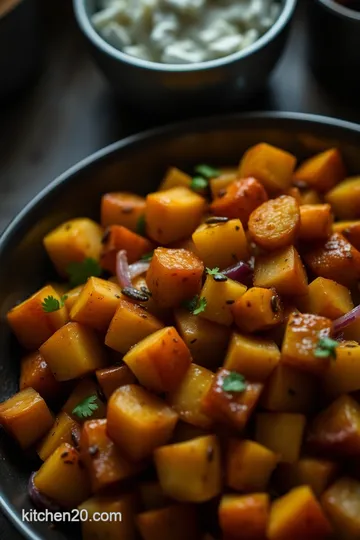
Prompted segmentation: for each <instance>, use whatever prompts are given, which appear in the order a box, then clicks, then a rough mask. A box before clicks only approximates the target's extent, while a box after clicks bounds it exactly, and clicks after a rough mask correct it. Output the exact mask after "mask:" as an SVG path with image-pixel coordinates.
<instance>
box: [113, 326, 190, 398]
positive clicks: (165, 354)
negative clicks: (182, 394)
mask: <svg viewBox="0 0 360 540" xmlns="http://www.w3.org/2000/svg"><path fill="white" fill-rule="evenodd" d="M123 360H124V362H125V364H126V365H127V366H128V367H129V368H130V369H131V371H132V372H133V373H134V375H135V377H136V378H137V379H138V381H139V382H140V384H142V385H143V386H145V387H146V388H148V389H149V390H153V391H154V392H169V391H172V390H175V389H176V388H177V387H178V386H179V384H180V383H181V381H182V379H183V378H184V376H185V373H186V372H187V370H188V369H189V366H190V364H191V361H192V359H191V354H190V351H189V349H188V348H187V346H186V344H185V343H184V341H183V340H182V339H181V337H180V336H179V334H178V332H177V330H176V329H175V328H174V327H173V326H167V327H166V328H162V329H161V330H158V331H157V332H155V333H154V334H151V335H150V336H148V337H146V338H145V339H143V340H142V341H140V342H139V343H137V344H136V345H134V346H133V347H132V348H131V349H130V350H129V352H128V353H127V354H126V355H125V356H124V358H123Z"/></svg>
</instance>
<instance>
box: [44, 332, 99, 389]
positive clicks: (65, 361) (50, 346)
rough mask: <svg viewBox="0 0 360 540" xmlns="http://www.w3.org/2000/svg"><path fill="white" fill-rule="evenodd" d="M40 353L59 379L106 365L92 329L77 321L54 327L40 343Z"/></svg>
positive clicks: (84, 373) (79, 375) (82, 373)
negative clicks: (52, 332)
mask: <svg viewBox="0 0 360 540" xmlns="http://www.w3.org/2000/svg"><path fill="white" fill-rule="evenodd" d="M40 353H41V354H42V355H43V357H44V358H45V361H46V363H47V364H48V365H49V367H50V369H51V371H52V373H53V375H54V377H55V379H56V380H58V381H69V380H70V379H76V378H78V377H82V376H83V375H87V374H88V373H92V372H93V371H95V370H97V369H99V368H101V367H103V366H104V365H105V364H106V358H105V352H104V349H103V348H102V347H101V345H100V342H99V340H98V337H97V335H96V334H95V332H94V331H93V330H91V329H90V328H87V327H86V326H83V325H82V324H79V323H76V322H70V323H68V324H66V325H65V326H63V327H62V328H60V329H59V330H57V331H56V332H55V334H53V335H52V336H51V337H50V338H49V339H48V340H47V341H45V343H44V344H43V345H41V347H40Z"/></svg>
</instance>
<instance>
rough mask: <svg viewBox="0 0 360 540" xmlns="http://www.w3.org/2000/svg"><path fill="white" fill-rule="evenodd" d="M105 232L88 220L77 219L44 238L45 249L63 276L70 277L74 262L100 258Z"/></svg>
mask: <svg viewBox="0 0 360 540" xmlns="http://www.w3.org/2000/svg"><path fill="white" fill-rule="evenodd" d="M102 236H103V230H102V228H101V227H100V225H98V224H97V223H95V221H92V220H91V219H88V218H77V219H72V220H70V221H66V222H65V223H62V225H60V226H59V227H56V229H54V230H52V231H50V232H49V233H48V234H47V235H46V236H45V238H44V246H45V249H46V251H47V253H48V255H49V257H50V259H51V260H52V263H53V264H54V266H55V268H56V270H57V271H58V273H59V274H60V275H61V276H64V277H66V276H67V275H68V272H67V269H68V266H69V264H70V263H72V262H82V261H83V260H84V259H87V258H90V259H95V260H96V261H98V260H99V258H100V251H101V239H102Z"/></svg>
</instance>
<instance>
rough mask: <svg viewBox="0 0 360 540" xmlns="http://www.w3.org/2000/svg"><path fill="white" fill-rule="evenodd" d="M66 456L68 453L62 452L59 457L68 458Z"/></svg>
mask: <svg viewBox="0 0 360 540" xmlns="http://www.w3.org/2000/svg"><path fill="white" fill-rule="evenodd" d="M68 455H69V452H63V453H62V454H61V456H60V457H62V458H66V457H68Z"/></svg>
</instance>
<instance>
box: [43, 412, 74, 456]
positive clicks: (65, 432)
mask: <svg viewBox="0 0 360 540" xmlns="http://www.w3.org/2000/svg"><path fill="white" fill-rule="evenodd" d="M78 440H80V426H79V424H78V423H77V422H75V420H73V419H72V418H71V417H70V416H69V415H68V414H66V412H61V413H60V414H59V415H58V416H57V417H56V418H55V422H54V425H53V426H52V428H51V429H50V431H49V432H48V433H47V435H45V437H44V438H43V439H42V440H41V441H40V443H39V444H38V447H37V453H38V455H39V458H40V459H42V461H45V460H46V459H47V458H48V457H49V456H51V454H52V453H53V452H55V450H56V449H57V447H58V446H60V445H61V444H62V443H68V444H71V445H75V441H78Z"/></svg>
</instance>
